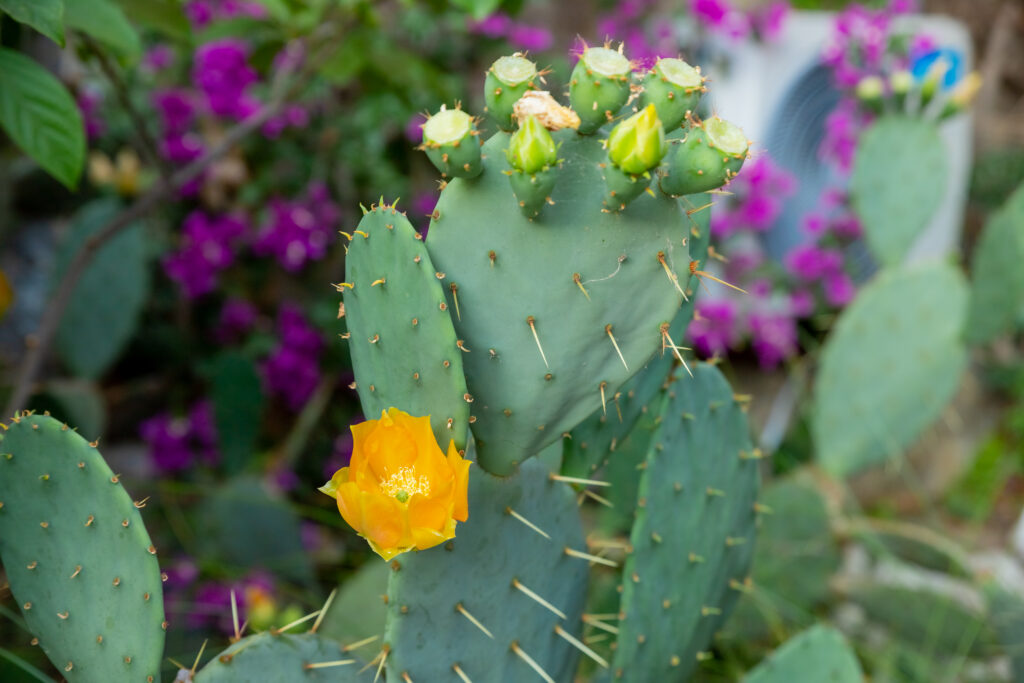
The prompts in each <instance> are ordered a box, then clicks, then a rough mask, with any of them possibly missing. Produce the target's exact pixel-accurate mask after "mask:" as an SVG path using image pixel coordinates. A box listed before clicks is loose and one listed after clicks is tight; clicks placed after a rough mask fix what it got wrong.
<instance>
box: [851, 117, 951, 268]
mask: <svg viewBox="0 0 1024 683" xmlns="http://www.w3.org/2000/svg"><path fill="white" fill-rule="evenodd" d="M948 167H949V163H948V161H947V154H946V146H945V143H944V142H943V141H942V138H940V137H939V133H938V130H937V129H936V127H935V124H933V123H931V122H930V121H924V120H922V119H917V118H908V117H903V116H885V117H882V118H881V119H879V120H878V121H876V122H875V123H874V124H873V125H872V126H871V128H869V129H868V130H867V131H866V132H865V133H864V136H863V138H862V139H861V142H860V143H859V144H858V145H857V156H856V159H855V160H854V165H853V177H852V179H851V185H850V192H851V194H852V197H853V205H854V208H855V209H856V211H857V215H858V217H859V218H860V222H861V224H862V225H863V226H864V235H865V237H866V239H867V243H868V246H869V247H870V248H871V253H872V254H873V255H874V257H875V258H876V259H877V260H878V261H879V262H880V263H881V264H883V265H896V264H898V263H901V262H902V261H903V260H904V258H905V257H906V255H907V252H908V251H909V250H910V247H911V246H913V244H914V241H915V240H916V239H917V237H918V236H919V235H920V234H921V231H922V230H924V228H925V226H927V224H928V221H929V220H930V219H931V217H932V216H933V215H934V214H935V212H936V211H937V210H938V208H939V204H940V203H941V201H942V198H943V197H944V196H945V194H946V185H947V182H948V179H949V176H948Z"/></svg>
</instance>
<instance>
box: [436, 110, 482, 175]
mask: <svg viewBox="0 0 1024 683" xmlns="http://www.w3.org/2000/svg"><path fill="white" fill-rule="evenodd" d="M423 150H424V151H425V152H426V153H427V157H428V158H429V159H430V161H431V162H432V163H433V164H434V166H435V167H436V168H437V170H438V171H440V172H441V175H443V176H444V177H446V178H448V177H451V178H475V177H476V176H478V175H480V171H481V170H483V165H482V164H481V163H480V138H479V134H478V133H477V130H476V124H475V123H474V121H473V117H472V116H470V115H469V114H467V113H466V112H464V111H462V110H461V109H444V108H442V109H441V111H439V112H437V113H436V114H434V115H433V116H431V117H430V118H429V119H427V122H426V123H424V124H423Z"/></svg>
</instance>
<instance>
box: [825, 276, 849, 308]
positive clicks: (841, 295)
mask: <svg viewBox="0 0 1024 683" xmlns="http://www.w3.org/2000/svg"><path fill="white" fill-rule="evenodd" d="M822 287H823V289H824V290H825V301H827V302H828V303H829V305H831V306H835V307H836V308H842V307H843V306H846V305H847V304H848V303H850V302H851V301H853V297H854V296H856V295H857V288H856V287H854V285H853V280H851V279H850V277H849V276H848V275H847V274H846V273H843V272H834V273H828V274H827V275H825V278H824V280H823V281H822Z"/></svg>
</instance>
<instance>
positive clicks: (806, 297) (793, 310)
mask: <svg viewBox="0 0 1024 683" xmlns="http://www.w3.org/2000/svg"><path fill="white" fill-rule="evenodd" d="M789 313H790V315H792V316H793V317H794V318H806V317H807V316H809V315H811V314H812V313H814V295H813V294H811V293H810V292H809V291H807V290H806V289H797V290H794V291H792V292H790V294H789Z"/></svg>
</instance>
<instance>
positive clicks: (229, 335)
mask: <svg viewBox="0 0 1024 683" xmlns="http://www.w3.org/2000/svg"><path fill="white" fill-rule="evenodd" d="M258 315H259V311H258V310H257V309H256V306H254V305H253V304H252V303H251V302H249V301H246V300H245V299H234V298H232V299H228V300H227V301H225V302H224V305H223V306H222V307H221V309H220V316H219V317H218V318H217V327H216V328H215V329H214V333H213V336H214V337H215V338H216V339H217V341H219V342H220V343H221V344H235V343H237V342H239V341H241V340H242V338H244V337H245V335H246V334H248V333H249V330H251V329H252V328H253V326H254V325H255V324H256V317H257V316H258Z"/></svg>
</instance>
